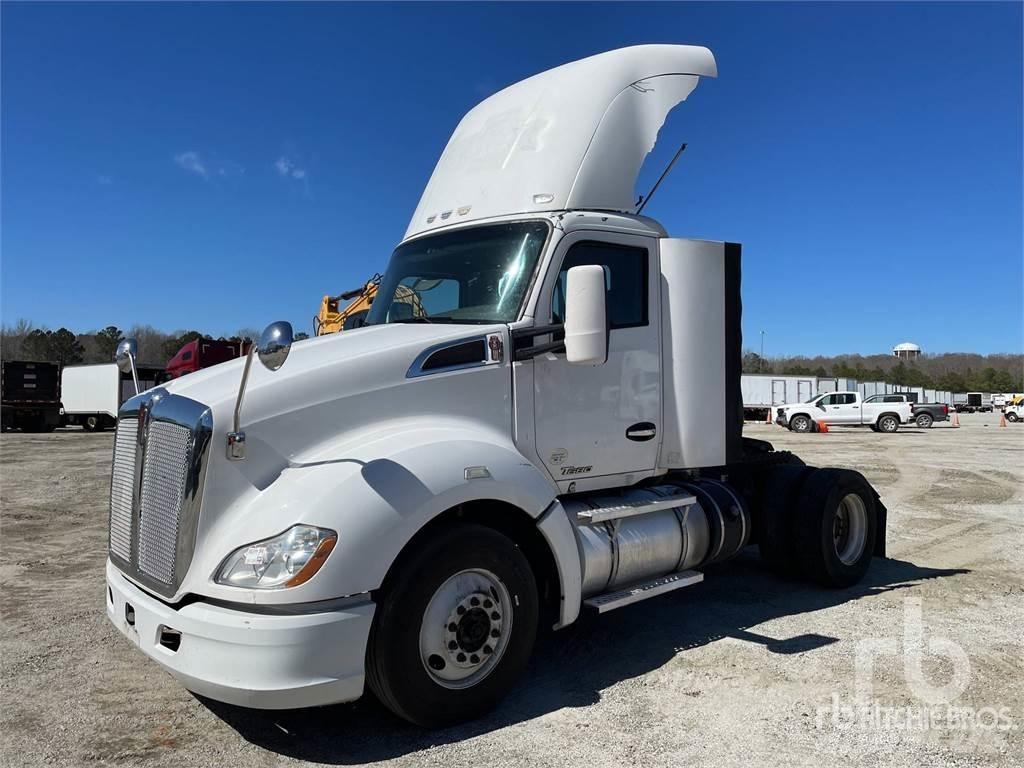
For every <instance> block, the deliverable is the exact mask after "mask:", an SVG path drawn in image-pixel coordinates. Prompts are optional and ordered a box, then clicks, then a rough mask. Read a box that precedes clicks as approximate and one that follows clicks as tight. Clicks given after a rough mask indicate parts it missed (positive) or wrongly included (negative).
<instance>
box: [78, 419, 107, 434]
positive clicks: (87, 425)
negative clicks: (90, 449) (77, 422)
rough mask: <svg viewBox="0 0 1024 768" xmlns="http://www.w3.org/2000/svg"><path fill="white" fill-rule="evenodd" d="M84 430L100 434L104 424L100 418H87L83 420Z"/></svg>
mask: <svg viewBox="0 0 1024 768" xmlns="http://www.w3.org/2000/svg"><path fill="white" fill-rule="evenodd" d="M82 429H84V430H85V431H86V432H99V431H100V430H101V429H103V423H102V422H101V421H100V417H99V416H86V417H85V418H84V419H82Z"/></svg>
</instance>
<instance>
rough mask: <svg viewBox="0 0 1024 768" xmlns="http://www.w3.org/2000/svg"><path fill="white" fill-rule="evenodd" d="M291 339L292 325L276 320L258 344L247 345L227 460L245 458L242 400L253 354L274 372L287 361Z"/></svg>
mask: <svg viewBox="0 0 1024 768" xmlns="http://www.w3.org/2000/svg"><path fill="white" fill-rule="evenodd" d="M292 339H293V334H292V324H291V323H289V322H285V321H284V320H278V321H277V322H276V323H271V324H270V325H268V326H267V327H266V328H264V329H263V333H261V334H260V340H259V343H258V344H253V343H250V344H249V353H248V354H247V355H246V356H245V367H244V368H243V369H242V381H241V382H240V383H239V385H238V398H237V399H236V400H235V419H234V429H233V430H232V431H231V432H228V458H229V459H230V460H231V461H241V460H242V459H244V458H245V432H243V431H242V428H241V422H242V400H244V399H245V387H246V385H247V384H248V383H249V369H250V368H251V367H252V356H253V353H256V354H257V355H259V358H260V362H261V363H263V366H264V367H265V368H266V369H267V370H268V371H276V370H277V369H279V368H280V367H281V366H282V365H284V361H285V360H287V359H288V353H289V352H290V351H291V349H292Z"/></svg>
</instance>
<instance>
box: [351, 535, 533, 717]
mask: <svg viewBox="0 0 1024 768" xmlns="http://www.w3.org/2000/svg"><path fill="white" fill-rule="evenodd" d="M395 573H396V575H395V577H394V578H393V579H390V578H389V583H386V584H385V586H384V588H383V589H382V591H381V596H380V598H379V600H378V604H379V607H378V610H377V615H376V618H375V619H374V625H373V629H372V630H371V632H370V638H369V643H368V646H367V658H366V679H367V683H368V684H369V686H370V689H371V690H372V691H373V692H374V694H376V696H377V698H378V699H380V701H381V703H383V704H384V705H385V706H386V707H387V708H388V709H390V710H391V711H392V712H394V713H395V714H396V715H398V716H399V717H401V718H404V719H406V720H408V721H409V722H412V723H415V724H416V725H420V726H423V727H427V728H432V727H438V726H443V725H451V724H453V723H458V722H463V721H465V720H471V719H473V718H476V717H479V716H480V715H482V714H484V713H485V712H487V711H488V710H490V709H491V708H492V707H494V706H495V705H496V704H497V703H498V702H499V701H500V700H501V699H502V697H504V696H505V694H506V693H508V691H509V690H510V689H511V688H512V686H513V685H514V684H515V682H516V680H518V678H519V677H520V675H521V674H522V673H523V671H524V670H525V669H526V664H527V661H528V660H529V657H530V652H531V651H532V649H533V641H534V638H535V636H536V633H537V621H538V614H539V606H538V595H537V585H536V581H535V579H534V576H533V572H532V571H531V569H530V565H529V563H528V562H527V560H526V558H525V556H524V555H523V553H522V551H521V550H520V549H519V547H518V546H516V544H515V543H514V542H513V541H512V540H511V539H509V538H508V537H506V536H504V535H503V534H501V533H498V532H497V531H495V530H492V529H490V528H485V527H484V526H480V525H460V526H458V527H457V528H453V529H450V530H447V531H444V532H442V533H440V534H438V535H437V536H436V537H435V538H433V539H431V540H430V541H428V542H426V543H425V544H424V545H423V546H421V547H418V548H417V550H416V551H415V552H414V553H413V554H412V555H411V557H409V558H407V559H404V560H403V561H402V562H400V563H399V564H398V566H397V570H396V572H395Z"/></svg>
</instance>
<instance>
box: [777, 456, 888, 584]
mask: <svg viewBox="0 0 1024 768" xmlns="http://www.w3.org/2000/svg"><path fill="white" fill-rule="evenodd" d="M764 498H765V501H764V504H763V505H762V507H761V514H760V515H759V518H758V522H757V534H758V546H759V548H760V551H761V558H762V559H763V560H764V561H765V562H766V563H767V564H768V565H769V566H770V567H772V568H773V569H775V570H777V571H780V572H783V573H786V574H789V575H800V576H803V577H805V578H808V579H810V580H812V581H816V582H818V583H819V584H822V585H824V586H827V587H839V588H842V587H849V586H852V585H853V584H856V583H857V582H858V581H860V580H861V578H862V577H863V576H864V573H865V572H866V571H867V569H868V566H869V565H870V563H871V558H872V556H873V553H874V544H875V538H876V535H877V526H878V510H877V506H876V504H875V493H874V490H873V489H872V488H871V485H870V484H869V483H868V481H867V480H865V479H864V476H863V475H861V474H860V473H859V472H854V471H853V470H848V469H813V468H811V467H778V468H776V469H775V470H774V471H773V473H772V475H771V477H769V478H768V480H767V482H766V484H765V494H764Z"/></svg>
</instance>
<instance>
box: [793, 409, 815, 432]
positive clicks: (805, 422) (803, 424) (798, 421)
mask: <svg viewBox="0 0 1024 768" xmlns="http://www.w3.org/2000/svg"><path fill="white" fill-rule="evenodd" d="M789 428H790V429H791V430H793V431H794V432H810V431H811V418H810V417H809V416H804V415H803V414H802V413H801V414H797V415H796V416H794V417H793V418H792V419H790V420H789Z"/></svg>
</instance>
